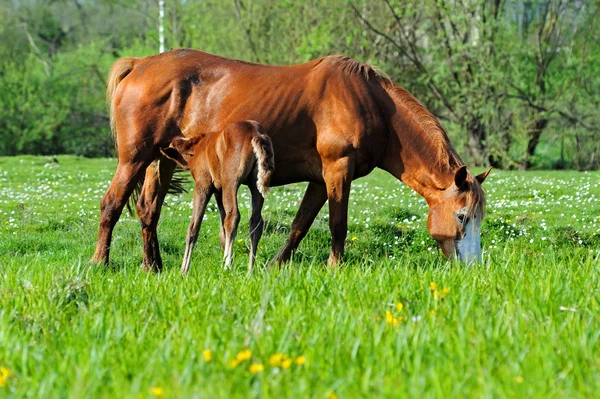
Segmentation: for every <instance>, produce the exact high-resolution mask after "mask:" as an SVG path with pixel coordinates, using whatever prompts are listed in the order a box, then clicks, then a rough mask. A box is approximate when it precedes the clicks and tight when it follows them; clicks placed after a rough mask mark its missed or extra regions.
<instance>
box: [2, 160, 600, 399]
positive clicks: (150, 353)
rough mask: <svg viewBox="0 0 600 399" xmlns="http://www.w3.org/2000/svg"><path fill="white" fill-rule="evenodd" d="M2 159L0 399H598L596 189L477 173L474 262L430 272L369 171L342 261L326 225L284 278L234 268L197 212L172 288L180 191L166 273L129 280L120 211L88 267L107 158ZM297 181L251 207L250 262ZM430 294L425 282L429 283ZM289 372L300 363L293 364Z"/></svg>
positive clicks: (401, 197) (415, 223)
mask: <svg viewBox="0 0 600 399" xmlns="http://www.w3.org/2000/svg"><path fill="white" fill-rule="evenodd" d="M48 161H49V160H48V159H46V158H43V157H22V158H0V397H4V396H9V397H10V396H16V397H36V398H38V397H107V398H108V397H111V398H114V397H124V398H129V397H131V398H138V397H143V398H146V397H165V398H167V397H209V398H212V397H223V398H225V397H227V398H229V397H260V396H262V397H273V398H280V397H315V398H327V397H328V396H330V397H335V395H337V396H338V397H339V398H354V397H365V396H371V397H386V396H387V397H403V396H408V395H410V396H412V397H422V396H424V397H457V396H472V397H483V396H489V397H515V396H518V397H592V396H595V395H597V393H598V392H600V356H598V353H599V338H600V316H599V311H600V306H599V302H600V276H599V271H600V267H599V257H600V203H599V201H600V199H599V197H600V188H599V185H600V174H599V173H597V172H596V173H577V172H528V173H525V172H524V173H508V172H500V171H494V172H493V173H492V175H491V176H490V177H489V180H488V181H486V184H485V185H486V189H487V193H488V215H487V217H486V220H485V222H484V225H483V236H482V242H483V246H484V249H485V253H484V263H483V264H482V265H480V266H477V267H471V268H466V267H464V266H462V265H459V264H452V263H450V262H447V261H446V260H445V259H444V258H443V257H442V256H441V255H440V254H439V253H438V250H437V249H436V248H435V245H434V242H433V240H432V239H431V238H430V237H429V235H428V234H427V230H426V227H425V224H426V210H427V208H426V204H425V203H424V201H423V200H422V199H421V198H420V197H418V196H417V195H416V194H414V193H413V192H411V191H410V190H409V189H408V188H407V187H405V186H404V185H402V184H401V183H400V182H397V181H395V180H394V179H393V178H391V177H390V176H388V175H386V174H385V173H383V172H375V173H373V174H372V175H371V176H370V177H368V178H364V179H361V180H359V181H357V182H355V184H354V189H353V192H352V196H351V208H350V212H351V214H350V223H349V234H348V239H347V249H346V262H345V263H344V265H343V267H341V268H339V269H337V270H328V269H327V268H326V267H325V262H326V259H327V256H328V252H329V242H330V241H329V240H330V239H329V232H328V227H327V226H328V223H327V213H326V212H325V211H323V212H322V213H321V215H320V216H319V218H318V220H317V221H316V222H315V225H314V226H313V229H312V230H311V232H310V233H309V235H308V236H307V237H306V239H305V240H304V241H303V243H302V245H301V247H300V250H299V252H298V253H297V254H296V255H295V256H294V261H293V263H291V264H289V265H287V266H286V267H284V268H282V269H268V268H264V267H263V268H257V270H255V272H254V273H253V274H252V275H250V276H248V275H247V274H246V264H247V259H248V258H247V257H248V253H247V245H248V244H249V238H248V233H247V229H248V224H247V217H248V207H249V204H248V202H249V200H248V199H249V194H248V193H247V191H246V190H245V189H242V190H241V191H240V200H241V202H242V214H243V216H242V224H241V226H240V231H239V233H238V238H240V239H241V242H236V244H235V255H236V258H235V267H234V269H233V270H227V271H226V270H223V267H222V264H221V250H220V247H219V243H218V212H217V210H216V206H215V205H214V204H212V205H211V206H210V207H209V210H208V212H207V216H206V220H205V223H204V224H203V226H202V231H201V237H200V240H199V242H198V245H197V247H196V251H195V253H194V257H193V259H192V268H191V272H190V275H189V276H188V277H182V276H180V275H179V271H178V270H179V264H180V262H181V258H182V255H183V249H184V238H185V232H186V227H187V223H188V221H189V215H190V209H191V194H189V193H188V194H186V195H184V196H182V197H168V198H167V203H168V204H169V206H168V207H167V208H165V209H164V212H163V215H162V219H161V223H160V226H159V236H160V237H159V238H160V240H161V249H162V253H163V259H164V262H165V271H164V272H163V273H161V274H159V275H152V274H145V273H144V272H142V271H141V270H140V263H141V234H140V231H139V223H138V222H137V219H136V218H135V217H132V216H129V215H125V214H124V215H123V217H122V218H121V221H120V222H119V224H118V225H117V228H116V230H115V238H114V245H113V249H112V251H111V257H112V266H113V267H111V268H110V269H109V270H105V269H103V268H98V267H90V266H88V263H87V262H88V259H89V258H90V256H91V254H92V252H93V249H94V244H95V239H96V233H97V220H98V204H99V200H100V198H101V196H102V195H103V193H104V190H105V189H106V187H107V185H108V182H109V180H110V179H111V177H112V173H113V171H114V168H115V166H116V162H115V160H113V159H110V160H107V159H104V160H103V159H96V160H88V159H81V158H73V157H59V163H58V164H57V165H56V164H53V163H47V162H48ZM304 187H305V185H303V184H298V185H290V186H287V187H282V188H276V189H274V190H273V193H272V195H271V196H270V197H269V198H268V200H267V202H266V207H265V210H264V217H265V220H266V223H267V225H266V229H265V235H264V237H263V240H262V241H261V244H260V246H261V248H260V249H259V263H260V264H263V265H264V264H265V263H266V262H268V260H269V259H270V258H272V257H273V256H274V255H275V254H276V252H277V250H278V249H279V247H280V246H281V244H282V243H283V241H284V240H285V237H286V235H287V233H288V231H289V226H290V225H291V220H292V218H293V216H294V214H295V210H296V209H297V206H298V202H299V200H300V199H301V198H302V194H303V189H304ZM432 283H434V284H432ZM298 359H300V360H299V361H298Z"/></svg>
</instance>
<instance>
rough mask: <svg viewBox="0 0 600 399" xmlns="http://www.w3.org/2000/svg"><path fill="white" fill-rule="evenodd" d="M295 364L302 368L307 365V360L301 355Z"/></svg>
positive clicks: (295, 360)
mask: <svg viewBox="0 0 600 399" xmlns="http://www.w3.org/2000/svg"><path fill="white" fill-rule="evenodd" d="M294 363H296V364H297V365H298V366H302V365H303V364H304V363H306V358H305V357H304V356H302V355H300V356H298V357H297V358H296V359H294Z"/></svg>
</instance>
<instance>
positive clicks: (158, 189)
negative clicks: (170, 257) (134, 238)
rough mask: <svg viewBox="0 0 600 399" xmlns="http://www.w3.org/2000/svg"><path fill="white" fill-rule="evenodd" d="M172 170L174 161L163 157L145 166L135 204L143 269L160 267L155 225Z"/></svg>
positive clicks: (154, 269) (156, 270)
mask: <svg viewBox="0 0 600 399" xmlns="http://www.w3.org/2000/svg"><path fill="white" fill-rule="evenodd" d="M174 170H175V163H174V162H173V161H171V160H169V159H166V158H164V157H161V158H159V159H157V160H156V161H154V162H153V163H152V164H151V165H150V166H148V167H147V168H146V177H145V179H144V187H142V192H141V193H140V198H139V199H138V202H137V204H136V210H137V214H138V216H139V218H140V224H141V225H142V239H143V241H144V263H143V267H144V270H152V271H153V272H158V271H160V270H161V269H162V259H161V257H160V248H159V246H158V237H157V235H156V226H157V225H158V219H159V218H160V211H161V208H162V204H163V201H164V199H165V196H166V195H167V191H168V190H169V186H170V184H171V178H172V177H173V172H174Z"/></svg>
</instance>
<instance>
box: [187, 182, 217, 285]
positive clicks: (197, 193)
mask: <svg viewBox="0 0 600 399" xmlns="http://www.w3.org/2000/svg"><path fill="white" fill-rule="evenodd" d="M211 195H212V189H211V187H210V182H208V183H207V184H204V183H201V184H198V183H197V184H196V188H195V189H194V205H193V210H192V218H191V220H190V226H189V227H188V232H187V237H186V239H185V254H184V255H183V262H182V264H181V274H186V273H187V272H188V270H189V268H190V262H191V260H192V251H193V250H194V245H195V244H196V240H197V239H198V232H199V231H200V226H201V225H202V218H203V217H204V212H205V211H206V205H207V204H208V201H209V200H210V196H211Z"/></svg>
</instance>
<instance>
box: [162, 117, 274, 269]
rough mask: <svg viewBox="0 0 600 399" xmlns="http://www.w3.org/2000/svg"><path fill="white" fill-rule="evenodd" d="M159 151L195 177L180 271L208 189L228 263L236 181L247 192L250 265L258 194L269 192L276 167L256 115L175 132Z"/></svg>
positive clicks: (259, 224) (257, 232)
mask: <svg viewBox="0 0 600 399" xmlns="http://www.w3.org/2000/svg"><path fill="white" fill-rule="evenodd" d="M161 151H162V153H163V154H164V155H165V156H166V157H168V158H169V159H172V160H173V161H175V162H176V163H177V164H179V165H181V167H183V168H184V169H188V170H190V171H191V173H192V176H193V177H194V181H195V182H196V185H195V188H194V204H193V211H192V219H191V221H190V226H189V228H188V232H187V238H186V245H185V254H184V256H183V263H182V265H181V273H183V274H185V273H187V271H188V270H189V267H190V262H191V258H192V251H193V249H194V245H195V244H196V240H197V239H198V232H199V231H200V225H201V224H202V218H203V217H204V212H205V211H206V205H207V204H208V201H209V200H210V197H211V196H212V194H213V193H214V194H215V198H216V199H217V206H218V207H219V213H220V215H221V230H220V234H219V238H220V241H221V246H222V247H223V248H224V253H225V256H224V257H225V266H226V267H229V266H231V259H232V255H233V244H234V240H235V236H236V234H237V228H238V224H239V222H240V212H239V210H238V202H237V192H238V189H239V187H240V185H241V184H245V185H247V186H248V187H249V188H250V193H251V195H252V216H251V217H250V241H251V246H250V261H249V262H248V271H251V270H252V266H253V265H254V261H255V260H256V249H257V247H258V241H259V240H260V237H261V236H262V232H263V219H262V214H261V211H262V207H263V203H264V198H263V197H266V196H267V194H268V193H269V180H270V179H271V175H272V174H273V171H274V169H275V160H274V156H273V144H272V143H271V139H270V138H269V136H267V135H266V134H265V131H264V129H263V127H262V126H261V125H260V124H259V123H258V122H256V121H242V122H235V123H232V124H230V125H228V126H227V127H225V129H223V130H221V131H218V132H212V133H205V134H199V135H196V136H192V137H190V138H184V137H176V138H175V139H173V141H172V142H171V145H170V146H169V147H167V148H162V149H161Z"/></svg>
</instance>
